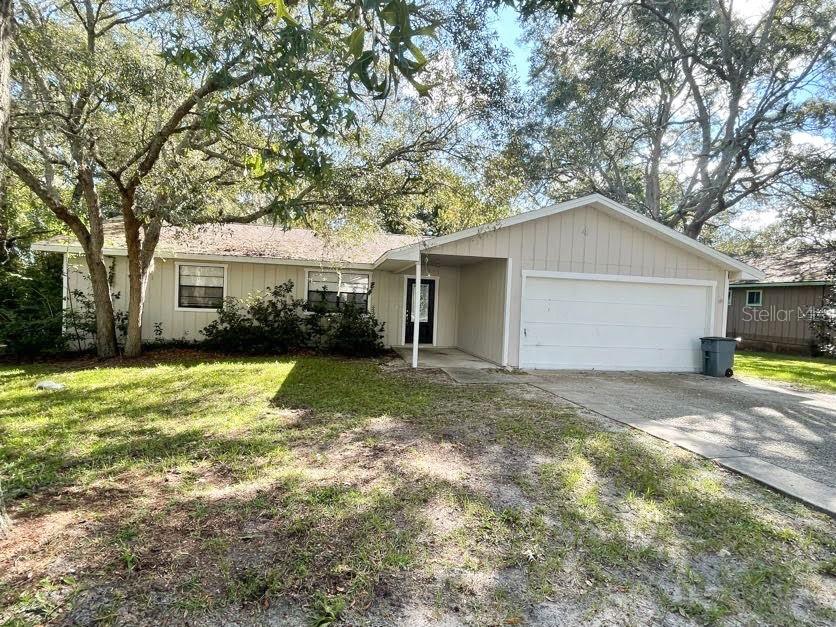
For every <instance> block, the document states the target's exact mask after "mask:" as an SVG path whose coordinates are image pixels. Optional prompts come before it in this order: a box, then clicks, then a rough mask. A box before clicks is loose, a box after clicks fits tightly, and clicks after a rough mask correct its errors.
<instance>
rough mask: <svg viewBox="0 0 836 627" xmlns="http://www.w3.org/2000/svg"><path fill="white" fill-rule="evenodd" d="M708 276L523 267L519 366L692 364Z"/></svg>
mask: <svg viewBox="0 0 836 627" xmlns="http://www.w3.org/2000/svg"><path fill="white" fill-rule="evenodd" d="M714 290H715V288H714V283H713V282H710V281H700V280H688V279H669V278H663V277H630V276H618V275H592V274H580V273H570V272H537V271H529V272H524V273H523V289H522V318H521V319H522V329H521V338H520V367H522V368H541V369H542V368H549V369H564V368H572V369H606V370H658V371H698V370H699V369H700V367H701V361H700V342H699V337H700V336H703V335H709V334H711V333H712V332H713V329H712V325H713V322H712V320H713V307H712V304H713V302H714Z"/></svg>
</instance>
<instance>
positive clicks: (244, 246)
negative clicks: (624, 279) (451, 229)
mask: <svg viewBox="0 0 836 627" xmlns="http://www.w3.org/2000/svg"><path fill="white" fill-rule="evenodd" d="M585 206H593V207H596V208H598V209H600V210H603V211H605V212H608V213H610V214H613V215H615V216H617V217H620V218H621V219H623V220H626V221H630V222H634V223H637V224H638V226H640V227H641V228H643V229H645V230H647V231H649V232H652V233H654V234H656V235H658V236H659V237H661V238H662V239H664V240H666V241H668V242H670V243H672V244H674V245H676V246H679V247H681V248H685V249H687V250H690V251H691V252H693V253H694V254H696V255H698V256H700V257H702V258H704V259H706V260H708V261H710V262H712V263H714V264H716V265H719V266H721V267H723V268H726V269H728V270H731V271H734V272H740V273H741V275H742V278H743V279H748V280H760V279H763V278H764V273H763V272H761V271H760V270H758V269H757V268H755V267H753V266H751V265H749V264H747V263H745V262H743V261H738V260H737V259H733V258H731V257H729V256H728V255H724V254H723V253H721V252H718V251H716V250H714V249H713V248H710V247H708V246H706V245H705V244H701V243H700V242H697V241H696V240H693V239H691V238H690V237H687V236H686V235H683V234H682V233H680V232H679V231H675V230H674V229H672V228H670V227H667V226H665V225H663V224H660V223H658V222H656V221H655V220H651V219H650V218H648V217H647V216H643V215H641V214H640V213H637V212H636V211H633V210H632V209H628V208H627V207H625V206H624V205H622V204H620V203H617V202H615V201H614V200H610V199H609V198H607V197H606V196H602V195H601V194H590V195H588V196H583V197H581V198H576V199H574V200H569V201H567V202H562V203H558V204H555V205H550V206H548V207H544V208H542V209H537V210H534V211H527V212H525V213H520V214H517V215H514V216H510V217H508V218H505V219H503V220H498V221H496V222H491V223H488V224H483V225H480V226H476V227H472V228H469V229H464V230H462V231H457V232H456V233H451V234H449V235H441V236H439V237H433V238H421V237H417V236H411V235H394V234H392V233H368V234H365V236H364V238H363V240H362V241H360V242H349V241H348V239H347V238H345V237H340V236H339V235H335V236H329V237H324V236H321V235H318V234H317V233H316V232H314V231H311V230H308V229H286V230H285V229H282V228H281V227H273V226H263V225H254V224H220V225H218V224H215V225H205V226H200V227H192V228H182V227H173V226H167V227H163V229H162V233H161V235H160V243H159V245H158V246H157V252H156V255H157V256H159V257H166V256H170V257H175V258H182V259H189V258H193V259H213V258H217V259H219V260H222V259H227V258H230V259H239V260H251V261H259V260H262V261H263V262H269V261H282V262H284V263H286V264H295V265H311V264H321V263H329V264H335V265H337V264H343V265H351V266H353V267H355V268H363V269H373V268H376V267H377V266H379V265H380V264H381V263H383V262H384V261H386V260H387V259H393V260H410V261H411V260H415V259H417V257H418V254H419V252H420V251H425V250H428V249H431V248H434V247H436V246H440V245H442V244H447V243H450V242H455V241H458V240H461V239H466V238H468V237H474V236H477V235H480V234H482V233H486V232H489V231H493V230H497V229H501V228H504V227H508V226H513V225H515V224H522V223H524V222H528V221H529V220H537V219H539V218H545V217H547V216H551V215H555V214H557V213H561V212H564V211H570V210H572V209H576V208H578V207H585ZM32 249H33V250H43V251H53V252H77V253H80V252H82V250H81V247H80V245H79V244H78V242H77V241H76V240H75V238H74V237H72V236H66V235H60V236H57V237H53V238H52V239H49V240H47V241H45V242H38V243H36V244H33V246H32ZM103 252H104V254H106V255H117V256H118V255H125V254H126V250H125V238H124V235H123V231H122V222H121V220H112V221H108V222H107V223H106V224H105V246H104V251H103Z"/></svg>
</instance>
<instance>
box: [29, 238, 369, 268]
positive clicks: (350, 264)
mask: <svg viewBox="0 0 836 627" xmlns="http://www.w3.org/2000/svg"><path fill="white" fill-rule="evenodd" d="M31 248H32V250H35V251H39V252H54V253H64V254H70V253H72V254H79V255H82V254H84V250H83V249H82V248H81V246H79V245H78V244H74V245H65V244H48V243H46V242H38V243H35V244H32V246H31ZM102 254H103V255H105V256H106V257H125V256H127V251H126V250H125V249H124V248H104V249H102ZM154 256H155V257H157V258H159V259H175V260H189V261H238V262H242V263H269V264H276V265H286V266H311V267H329V268H330V267H336V266H339V267H341V268H351V269H354V270H374V269H375V267H376V265H375V264H373V263H368V262H355V261H333V260H324V259H301V258H295V257H252V256H248V255H213V254H208V253H183V252H176V251H166V250H159V251H157V252H155V253H154Z"/></svg>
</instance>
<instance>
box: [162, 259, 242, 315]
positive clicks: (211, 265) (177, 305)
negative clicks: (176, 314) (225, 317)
mask: <svg viewBox="0 0 836 627" xmlns="http://www.w3.org/2000/svg"><path fill="white" fill-rule="evenodd" d="M180 266H197V267H201V268H223V269H224V292H223V298H224V299H225V298H226V296H227V289H228V287H227V286H228V278H229V276H228V275H229V266H228V264H225V263H200V262H197V261H191V262H188V263H187V262H185V261H176V262H175V263H174V311H200V312H203V313H210V314H211V313H217V310H216V309H210V308H208V307H181V306H180Z"/></svg>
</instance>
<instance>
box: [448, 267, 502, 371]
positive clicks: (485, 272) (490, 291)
mask: <svg viewBox="0 0 836 627" xmlns="http://www.w3.org/2000/svg"><path fill="white" fill-rule="evenodd" d="M505 266H506V261H505V259H490V260H487V261H481V262H479V263H473V264H467V265H464V266H461V274H460V277H459V327H458V346H459V348H461V349H462V350H463V351H465V352H468V353H470V354H471V355H475V356H476V357H481V358H482V359H487V360H488V361H492V362H494V363H497V364H498V363H501V362H502V339H503V336H502V333H503V326H504V319H505V318H504V313H505Z"/></svg>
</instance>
